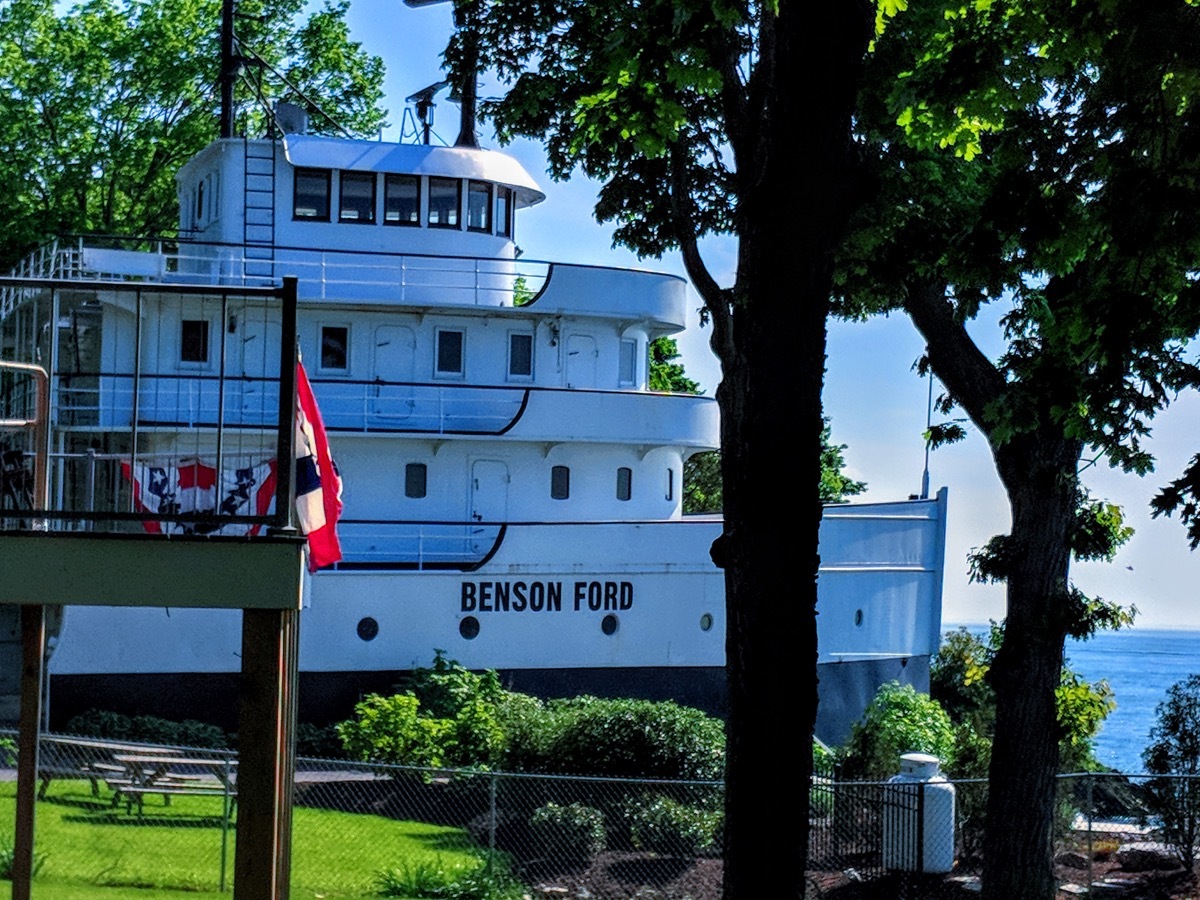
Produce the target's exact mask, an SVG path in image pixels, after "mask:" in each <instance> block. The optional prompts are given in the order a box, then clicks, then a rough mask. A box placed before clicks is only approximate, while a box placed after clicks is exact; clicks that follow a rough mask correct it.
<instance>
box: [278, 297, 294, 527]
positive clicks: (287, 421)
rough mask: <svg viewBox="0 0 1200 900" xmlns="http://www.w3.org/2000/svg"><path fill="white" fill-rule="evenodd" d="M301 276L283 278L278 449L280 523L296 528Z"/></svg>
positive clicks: (279, 525)
mask: <svg viewBox="0 0 1200 900" xmlns="http://www.w3.org/2000/svg"><path fill="white" fill-rule="evenodd" d="M296 288H297V279H296V277H295V276H287V277H285V278H284V279H283V291H282V294H281V297H280V299H281V300H282V301H283V306H282V310H281V322H280V325H281V328H280V331H281V333H282V336H283V337H282V340H281V341H280V345H279V442H278V444H277V445H276V449H275V477H276V481H275V520H276V523H277V524H276V527H277V528H279V529H282V530H286V531H295V529H296V526H295V521H294V518H293V517H294V515H295V501H294V500H293V499H292V491H293V489H294V486H293V482H294V480H295V465H296V450H295V441H296V364H297V362H298V360H299V356H300V350H299V347H298V346H297V335H296V293H297V290H296Z"/></svg>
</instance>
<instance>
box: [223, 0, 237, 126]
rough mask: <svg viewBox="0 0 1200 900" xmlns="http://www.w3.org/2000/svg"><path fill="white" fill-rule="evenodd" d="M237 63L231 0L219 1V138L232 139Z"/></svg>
mask: <svg viewBox="0 0 1200 900" xmlns="http://www.w3.org/2000/svg"><path fill="white" fill-rule="evenodd" d="M237 70H238V63H237V60H236V59H235V58H234V55H233V0H221V137H223V138H229V137H233V82H234V80H235V79H236V78H237Z"/></svg>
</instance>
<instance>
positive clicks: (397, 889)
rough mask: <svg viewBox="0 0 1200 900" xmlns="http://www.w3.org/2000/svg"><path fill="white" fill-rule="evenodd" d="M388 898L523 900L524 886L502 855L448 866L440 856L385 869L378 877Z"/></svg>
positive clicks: (381, 887) (378, 885) (380, 887)
mask: <svg viewBox="0 0 1200 900" xmlns="http://www.w3.org/2000/svg"><path fill="white" fill-rule="evenodd" d="M375 887H376V890H377V891H378V893H379V894H380V895H381V896H384V897H424V898H428V900H522V898H524V897H526V896H527V892H526V891H525V888H524V886H523V885H522V884H521V883H520V882H519V881H517V880H516V879H515V878H513V876H512V875H511V874H510V872H509V866H508V864H507V863H506V861H505V860H504V859H503V858H502V857H500V856H494V857H491V858H490V862H489V861H487V860H484V861H481V862H480V863H479V864H477V865H470V864H467V863H458V864H455V865H449V866H448V865H446V864H445V863H443V862H442V861H441V859H438V860H437V861H436V862H432V863H416V864H411V865H405V866H401V867H400V868H398V869H392V870H390V871H387V872H382V873H380V875H379V876H378V877H377V878H376V880H375Z"/></svg>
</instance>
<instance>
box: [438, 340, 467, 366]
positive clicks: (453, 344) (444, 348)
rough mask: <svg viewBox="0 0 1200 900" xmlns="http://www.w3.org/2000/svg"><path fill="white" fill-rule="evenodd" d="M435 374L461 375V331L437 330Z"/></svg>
mask: <svg viewBox="0 0 1200 900" xmlns="http://www.w3.org/2000/svg"><path fill="white" fill-rule="evenodd" d="M437 374H438V375H461V374H463V333H462V332H461V331H450V330H446V331H443V330H441V329H439V330H438V333H437Z"/></svg>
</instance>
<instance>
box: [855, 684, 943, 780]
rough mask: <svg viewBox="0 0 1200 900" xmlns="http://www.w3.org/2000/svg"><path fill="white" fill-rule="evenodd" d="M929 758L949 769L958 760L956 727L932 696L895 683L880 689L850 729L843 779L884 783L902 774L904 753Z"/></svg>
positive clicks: (910, 686)
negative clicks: (883, 781) (955, 754)
mask: <svg viewBox="0 0 1200 900" xmlns="http://www.w3.org/2000/svg"><path fill="white" fill-rule="evenodd" d="M912 752H917V753H929V754H932V755H933V756H936V757H937V758H938V759H939V760H941V761H942V763H943V764H944V765H949V764H950V763H951V762H952V760H953V758H954V726H953V725H952V724H951V723H950V717H949V716H948V715H946V712H945V711H944V710H943V709H942V707H941V706H940V705H939V704H938V702H937V701H936V700H933V699H931V698H930V696H929V695H928V694H919V693H917V691H916V689H915V688H913V686H912V685H909V684H906V685H903V686H902V685H901V684H900V683H899V682H896V681H893V682H891V683H889V684H885V685H883V686H882V687H880V688H879V691H878V693H876V695H875V699H874V700H872V701H871V704H870V706H868V707H867V709H866V712H864V713H863V717H862V719H861V720H860V721H859V722H856V723H855V725H854V727H853V729H851V732H850V737H849V739H848V740H847V742H846V744H845V746H844V748H843V754H842V762H843V765H842V773H843V777H845V778H849V779H862V780H871V781H880V780H883V779H885V778H888V777H890V776H892V775H895V774H896V773H897V772H899V771H900V756H901V754H904V753H912Z"/></svg>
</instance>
